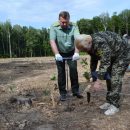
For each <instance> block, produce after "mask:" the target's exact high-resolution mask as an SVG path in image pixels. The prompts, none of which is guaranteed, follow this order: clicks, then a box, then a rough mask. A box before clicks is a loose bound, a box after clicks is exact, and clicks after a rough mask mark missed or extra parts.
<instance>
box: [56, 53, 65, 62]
mask: <svg viewBox="0 0 130 130" xmlns="http://www.w3.org/2000/svg"><path fill="white" fill-rule="evenodd" d="M55 59H56V61H63V57H62V56H61V55H60V54H55Z"/></svg>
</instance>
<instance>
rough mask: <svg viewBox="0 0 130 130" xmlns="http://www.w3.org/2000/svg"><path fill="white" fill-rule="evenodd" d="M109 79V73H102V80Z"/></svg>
mask: <svg viewBox="0 0 130 130" xmlns="http://www.w3.org/2000/svg"><path fill="white" fill-rule="evenodd" d="M109 79H111V77H110V75H109V73H108V72H106V73H105V75H104V80H109Z"/></svg>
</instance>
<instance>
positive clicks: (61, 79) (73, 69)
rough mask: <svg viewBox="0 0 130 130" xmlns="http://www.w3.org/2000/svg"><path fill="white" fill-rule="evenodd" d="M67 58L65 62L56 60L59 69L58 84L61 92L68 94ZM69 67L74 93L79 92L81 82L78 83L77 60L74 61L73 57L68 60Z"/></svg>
mask: <svg viewBox="0 0 130 130" xmlns="http://www.w3.org/2000/svg"><path fill="white" fill-rule="evenodd" d="M65 62H66V61H65V60H63V62H61V61H56V65H57V69H58V86H59V92H60V94H66V93H67V91H66V69H65V68H66V67H67V66H66V67H65V65H66V64H65ZM67 64H68V68H69V76H70V81H71V89H72V93H73V94H75V93H79V83H78V72H77V61H72V59H69V60H67Z"/></svg>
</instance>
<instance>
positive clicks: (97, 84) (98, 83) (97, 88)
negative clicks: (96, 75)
mask: <svg viewBox="0 0 130 130" xmlns="http://www.w3.org/2000/svg"><path fill="white" fill-rule="evenodd" d="M93 88H94V90H95V91H100V90H101V89H102V88H103V86H102V83H101V81H100V80H99V79H97V81H95V82H94V84H93Z"/></svg>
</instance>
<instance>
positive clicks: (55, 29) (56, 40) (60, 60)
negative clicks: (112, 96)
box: [50, 11, 83, 101]
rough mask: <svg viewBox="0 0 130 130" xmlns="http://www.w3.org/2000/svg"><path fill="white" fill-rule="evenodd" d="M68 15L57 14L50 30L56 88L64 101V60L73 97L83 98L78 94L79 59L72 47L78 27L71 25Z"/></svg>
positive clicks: (65, 92)
mask: <svg viewBox="0 0 130 130" xmlns="http://www.w3.org/2000/svg"><path fill="white" fill-rule="evenodd" d="M69 20H70V14H69V12H67V11H62V12H60V14H59V21H57V22H55V23H54V24H53V25H52V26H51V28H50V45H51V48H52V51H53V53H54V55H55V60H56V65H57V69H58V86H59V92H60V100H61V101H65V100H66V94H67V91H66V75H65V73H66V72H65V59H66V58H68V57H69V58H71V59H68V60H67V64H68V66H69V70H70V80H71V88H72V93H73V96H76V97H77V98H83V96H82V95H80V93H79V83H78V72H77V60H78V59H79V53H78V52H79V51H78V49H77V48H76V47H75V45H74V39H75V36H76V35H79V29H78V26H77V25H76V24H75V23H72V22H70V21H69Z"/></svg>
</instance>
